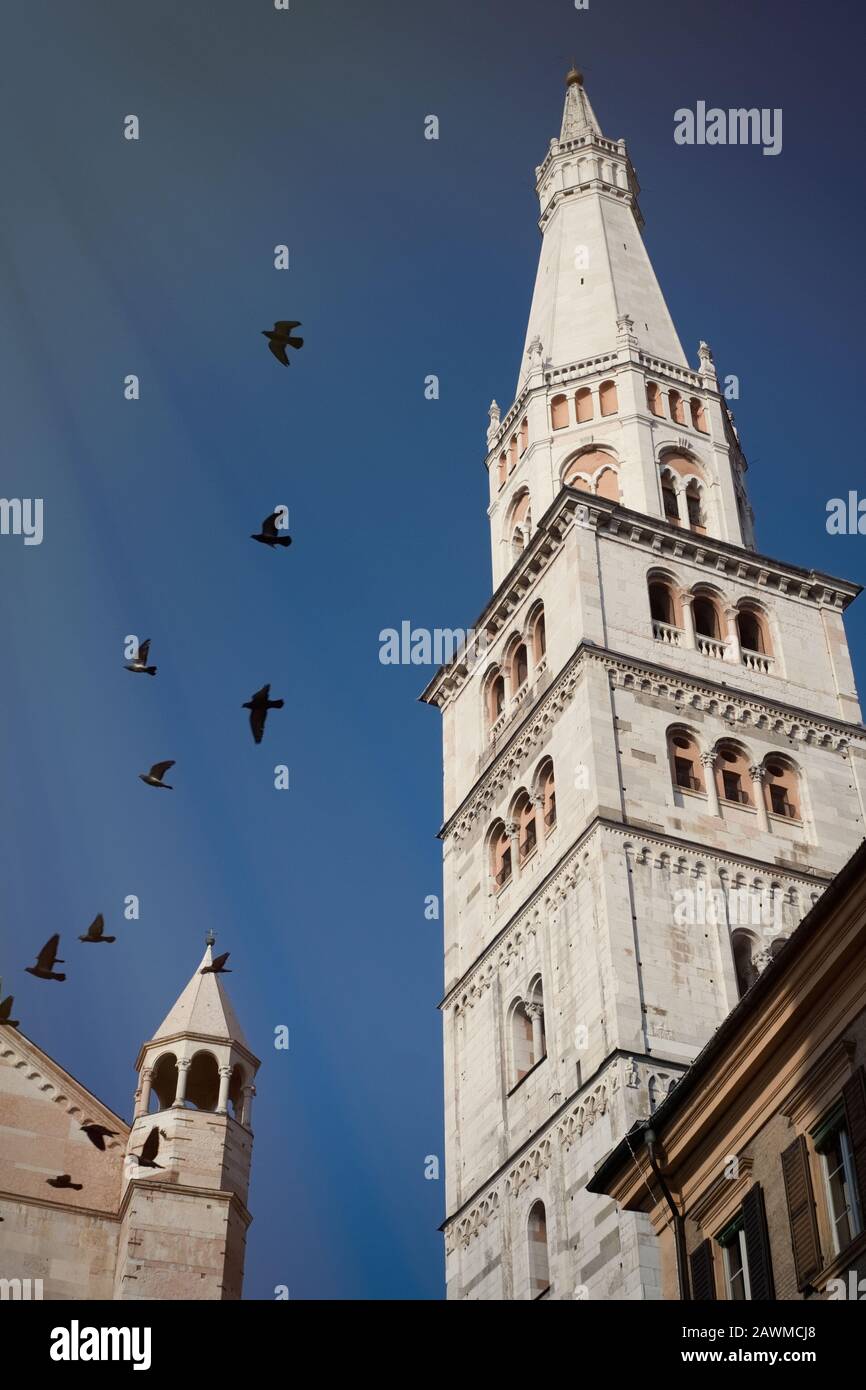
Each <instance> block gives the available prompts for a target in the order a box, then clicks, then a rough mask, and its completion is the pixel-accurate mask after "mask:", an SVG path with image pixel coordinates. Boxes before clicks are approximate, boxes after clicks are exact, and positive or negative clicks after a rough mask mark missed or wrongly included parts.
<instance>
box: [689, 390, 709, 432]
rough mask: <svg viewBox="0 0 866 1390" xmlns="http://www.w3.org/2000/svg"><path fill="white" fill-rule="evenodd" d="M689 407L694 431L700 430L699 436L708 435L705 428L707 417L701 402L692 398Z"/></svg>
mask: <svg viewBox="0 0 866 1390" xmlns="http://www.w3.org/2000/svg"><path fill="white" fill-rule="evenodd" d="M689 405H690V408H691V415H692V425H693V426H694V428H695V429H696V430H700V432H701V434H708V433H709V430H708V427H707V416H706V411H705V410H704V405H703V402H702V401H699V400H697V399H696V397H694V396H692V399H691V401H690V402H689Z"/></svg>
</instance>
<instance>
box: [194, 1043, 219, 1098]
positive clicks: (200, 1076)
mask: <svg viewBox="0 0 866 1390" xmlns="http://www.w3.org/2000/svg"><path fill="white" fill-rule="evenodd" d="M219 1093H220V1073H219V1066H218V1065H217V1059H216V1057H214V1055H213V1053H211V1052H197V1053H196V1054H195V1056H194V1057H193V1059H192V1065H191V1066H190V1069H189V1072H188V1073H187V1079H186V1100H187V1104H188V1105H191V1106H193V1107H194V1108H195V1109H196V1110H216V1108H217V1101H218V1100H219Z"/></svg>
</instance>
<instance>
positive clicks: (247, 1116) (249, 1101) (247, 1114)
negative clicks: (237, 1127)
mask: <svg viewBox="0 0 866 1390" xmlns="http://www.w3.org/2000/svg"><path fill="white" fill-rule="evenodd" d="M255 1093H256V1088H255V1086H254V1085H253V1083H252V1082H249V1083H248V1085H246V1086H244V1088H243V1091H242V1095H243V1105H242V1107H241V1124H242V1125H243V1126H244V1128H245V1129H251V1128H252V1123H253V1096H254V1095H255Z"/></svg>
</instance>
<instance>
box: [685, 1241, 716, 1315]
mask: <svg viewBox="0 0 866 1390" xmlns="http://www.w3.org/2000/svg"><path fill="white" fill-rule="evenodd" d="M689 1267H690V1269H691V1273H692V1299H693V1300H694V1301H695V1302H696V1303H707V1302H710V1301H712V1300H713V1299H714V1298H715V1296H716V1281H715V1278H714V1277H713V1244H712V1241H709V1240H705V1241H702V1242H701V1244H700V1245H699V1246H698V1248H697V1250H693V1251H692V1253H691V1255H690V1256H689Z"/></svg>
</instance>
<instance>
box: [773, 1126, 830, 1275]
mask: <svg viewBox="0 0 866 1390" xmlns="http://www.w3.org/2000/svg"><path fill="white" fill-rule="evenodd" d="M782 1173H783V1175H784V1178H785V1197H786V1198H787V1201H788V1220H789V1221H790V1223H791V1246H792V1248H793V1251H794V1268H795V1270H796V1274H797V1288H798V1289H799V1290H800V1292H801V1293H802V1292H803V1290H804V1289H805V1288H806V1287H807V1285H808V1284H809V1283H810V1282H811V1280H812V1279H813V1278H814V1277H815V1275H816V1274H817V1273H818V1271H819V1270H820V1268H821V1245H820V1242H819V1240H818V1218H817V1217H816V1215H815V1198H814V1196H813V1195H812V1179H811V1177H810V1175H809V1154H808V1151H807V1149H806V1140H805V1138H804V1136H803V1135H802V1134H801V1135H800V1136H799V1137H798V1138H797V1139H795V1140H794V1142H793V1144H791V1145H789V1147H788V1148H787V1149H785V1151H784V1153H783V1154H782Z"/></svg>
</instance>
